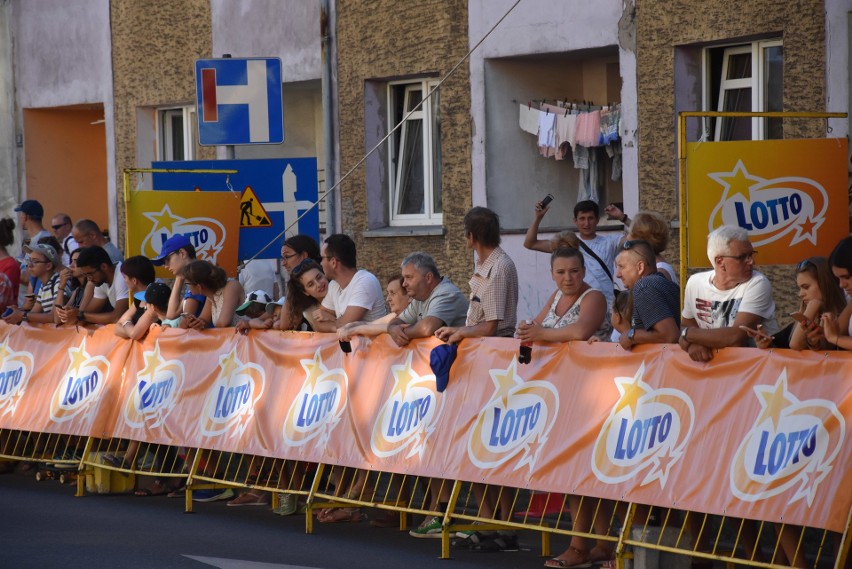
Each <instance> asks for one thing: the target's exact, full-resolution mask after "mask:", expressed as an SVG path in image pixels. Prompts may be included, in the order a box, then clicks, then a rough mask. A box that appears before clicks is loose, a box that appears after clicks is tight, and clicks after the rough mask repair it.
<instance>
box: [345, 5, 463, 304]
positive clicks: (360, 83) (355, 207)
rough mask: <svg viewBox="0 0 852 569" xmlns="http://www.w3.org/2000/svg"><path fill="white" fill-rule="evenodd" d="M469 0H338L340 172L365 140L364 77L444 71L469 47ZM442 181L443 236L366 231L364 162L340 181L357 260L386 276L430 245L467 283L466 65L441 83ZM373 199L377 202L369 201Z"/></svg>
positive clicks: (360, 152)
mask: <svg viewBox="0 0 852 569" xmlns="http://www.w3.org/2000/svg"><path fill="white" fill-rule="evenodd" d="M467 21H468V17H467V2H465V1H463V0H429V1H422V2H393V1H389V0H372V1H366V0H341V1H338V2H337V50H338V56H337V60H338V61H339V62H340V63H339V68H338V80H339V93H340V98H339V118H340V129H339V130H340V172H341V173H346V172H347V171H349V169H350V168H351V167H352V166H353V165H354V164H355V163H356V162H357V161H358V160H359V159H361V157H362V156H363V155H364V153H365V152H366V151H367V150H369V149H368V148H365V132H364V114H365V112H364V93H365V81H367V80H370V79H373V80H375V79H388V78H401V77H405V76H423V75H425V74H433V75H434V76H436V77H442V76H444V75H445V74H446V73H447V72H448V71H449V70H450V68H451V67H452V65H453V64H455V63H456V62H458V61H459V60H461V58H462V57H463V56H464V55H465V53H467V49H468V45H467V35H468V34H467ZM440 112H441V129H442V138H441V148H442V156H443V164H442V175H443V178H442V183H443V184H442V185H443V204H444V229H445V233H446V235H445V236H420V237H382V238H377V237H369V238H365V237H364V236H363V235H364V232H365V230H367V225H368V222H367V219H368V213H367V191H366V187H365V186H366V184H367V176H366V173H365V172H366V170H365V169H364V168H360V169H358V170H356V171H355V172H354V173H353V175H352V176H350V177H349V178H348V179H347V180H346V181H345V182H344V183H343V184H342V185H341V188H340V192H341V194H340V198H341V199H340V201H341V218H342V229H343V231H344V232H345V233H348V234H349V235H351V236H352V237H353V238H354V239H355V241H356V243H357V245H358V264H359V265H360V266H362V267H364V268H367V269H369V270H371V271H373V272H375V273H376V274H377V276H379V278H380V279H382V280H384V279H385V278H386V277H387V276H389V275H391V274H393V273H396V272H398V271H399V264H400V262H401V261H402V259H403V257H404V256H405V255H406V254H407V253H409V252H411V251H415V250H422V251H426V252H428V253H430V254H432V255H433V256H435V259H436V260H437V261H438V267H439V269H440V270H441V271H442V272H443V273H444V274H448V275H449V276H450V278H451V279H452V280H453V281H454V282H455V283H456V284H457V285H459V286H460V287H461V288H462V289H466V288H467V281H468V279H469V278H470V274H471V271H472V267H473V262H472V258H473V257H472V255H471V253H470V252H469V251H466V250H465V247H464V240H463V235H462V218H463V217H464V214H465V212H466V211H467V210H468V209H469V208H470V205H471V191H470V186H471V173H470V137H471V122H470V84H469V71H468V69H467V67H466V66H464V65H463V66H462V67H460V68H459V70H458V71H457V72H456V73H455V74H454V75H453V77H452V78H451V79H450V80H448V81H447V82H446V83H444V85H443V86H442V88H441V110H440ZM371 207H380V206H378V205H377V204H372V205H371Z"/></svg>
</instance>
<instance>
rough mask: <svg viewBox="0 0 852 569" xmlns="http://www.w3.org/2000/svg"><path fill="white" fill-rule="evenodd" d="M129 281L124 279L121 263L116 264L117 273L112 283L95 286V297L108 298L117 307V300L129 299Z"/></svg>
mask: <svg viewBox="0 0 852 569" xmlns="http://www.w3.org/2000/svg"><path fill="white" fill-rule="evenodd" d="M127 296H128V295H127V282H126V281H125V280H124V275H122V274H121V263H118V264H116V265H115V274H114V275H113V277H112V284H108V283H104V284H102V285H100V286H96V287H95V294H94V297H95V298H101V299H103V298H106V299H107V300H108V301H109V303H110V304H111V305H112V307H113V308H115V303H116V301H119V300H127Z"/></svg>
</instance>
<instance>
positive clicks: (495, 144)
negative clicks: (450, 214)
mask: <svg viewBox="0 0 852 569" xmlns="http://www.w3.org/2000/svg"><path fill="white" fill-rule="evenodd" d="M513 3H514V2H513V1H512V0H471V1H470V2H469V10H470V16H469V26H470V32H469V44H470V46H471V47H473V46H474V45H475V44H476V43H477V42H479V41H480V40H481V39H482V38H483V37H484V36H485V35H486V33H488V31H489V30H490V29H491V27H492V26H493V25H494V24H495V23H496V22H497V21H498V20H499V19H500V18H501V17H502V16H503V15H504V14H505V13H506V11H507V10H509V8H510V7H511V5H512V4H513ZM632 38H633V12H632V2H630V1H627V2H622V1H621V0H603V1H599V2H582V1H580V0H566V1H563V2H550V1H548V0H525V1H524V2H522V3H521V4H520V5H518V6H517V7H516V8H515V9H514V10H513V11H512V12H511V13H510V14H509V15H508V17H506V19H505V20H503V21H502V22H501V23H500V24H499V25H498V26H497V28H496V29H495V30H494V31H493V32H492V33H491V34H490V36H489V37H488V38H487V39H485V41H484V42H483V43H482V45H481V46H480V47H479V48H477V50H476V51H474V53H473V55H472V56H471V58H470V75H471V116H472V118H473V127H472V159H471V168H472V172H471V176H472V182H473V185H472V192H473V203H474V204H476V205H486V206H488V205H489V203H490V200H492V197H491V196H492V193H491V187H490V186H489V184H492V183H500V184H503V185H507V184H508V185H514V186H515V187H517V188H518V189H517V193H516V194H515V199H516V202H515V203H514V204H502V205H500V209H504V210H508V211H519V212H521V213H520V214H519V215H515V214H514V213H513V214H511V215H510V216H507V217H511V219H508V218H507V223H506V224H504V225H510V226H512V227H517V226H519V225H523V226H526V225H528V224H529V222H530V221H531V220H532V211H533V207H534V204H535V200H536V199H540V197H542V196H544V195H545V194H546V193H548V192H551V193H554V195H558V194H559V192H558V191H553V189H554V188H562V187H565V186H563V185H562V184H565V183H568V184H569V185H568V187H569V188H571V187H574V188H575V187H576V181H574V180H573V179H574V178H575V177H576V176H577V174H576V173H575V172H574V171H571V169H568V168H564V169H560V167H561V166H562V165H561V164H555V163H550V162H548V161H547V160H546V159H545V158H542V157H539V156H536V155H535V154H534V151H533V150H529V151H528V152H523V151H521V152H519V153H511V154H510V155H508V156H507V154H506V152H505V149H504V148H501V145H502V143H501V142H500V140H499V139H501V138H502V136H503V134H509V133H514V137H516V138H518V137H521V134H523V136H524V137H529V138H531V137H532V135H526V134H524V133H520V130H519V128H518V115H517V104H518V103H520V102H521V101H523V100H524V99H526V98H529V97H528V96H527V95H526V94H525V93H526V92H530V93H532V92H533V91H532V90H531V89H535V90H536V91H537V92H538V93H541V94H537V95H533V97H535V98H541V97H553V98H564V97H569V98H573V97H575V93H576V97H577V98H579V99H583V98H586V99H589V98H590V99H597V100H595V102H596V103H601V102H604V99H608V98H609V97H607V96H605V92H606V87H607V85H608V84H609V82H608V81H607V79H606V77H605V75H606V71H605V63H606V62H615V63H617V65H618V69H619V74H620V79H621V91H620V93H618V97H617V98H616V97H613V99H612V100H618V101H620V102H621V104H622V122H621V134H622V140H623V147H624V154H623V174H622V185H623V201H624V202H625V206H626V208H627V210H628V211H635V210H636V208H637V206H638V202H639V196H638V183H637V180H638V174H637V172H638V170H637V168H638V165H637V157H636V154H637V152H636V137H635V131H636V117H637V109H636V77H635V73H634V70H635V55H634V48H633V45H632V41H633V40H632ZM527 61H528V62H530V63H531V69H533V70H534V69H535V68H536V67H538V68H542V67H543V66H544V68H543V69H541V72H539V73H538V75H539V77H538V79H537V80H534V79H532V78H531V79H529V80H527V81H526V82H521V83H518V82H512V81H511V80H510V78H511V76H512V74H509V73H503V74H502V76H501V75H500V74H497V73H495V72H496V71H497V70H498V69H499V68H505V67H506V66H514V67H517V68H518V69H517V70H516V71H513V72H512V73H514V74H515V76H516V77H523V76H525V75H528V74H529V73H531V72H533V71H531V70H530V69H527V70H526V71H521V70H520V68H521V67H522V66H523V63H524V62H527ZM584 61H593V62H596V64H595V65H592V66H590V67H584V64H583V62H584ZM548 63H549V65H548ZM572 68H574V70H575V71H576V73H574V75H576V78H573V79H572V78H571V76H570V75H571V69H572ZM548 70H550V71H549V73H548ZM562 74H568V76H567V77H566V76H565V75H562ZM497 79H499V80H497ZM495 80H496V81H495ZM534 81H535V82H534ZM571 83H575V85H574V86H573V87H572V86H571ZM591 85H597V87H591ZM513 99H514V100H513ZM512 105H514V112H511V110H510V107H512ZM519 133H520V134H519ZM521 144H523V142H521ZM513 161H518V162H517V163H516V162H513ZM530 175H531V176H532V179H530ZM496 180H501V182H496ZM565 180H569V181H568V182H565ZM574 196H575V194H573V193H571V192H568V191H566V192H564V193H563V194H562V197H561V198H558V199H561V201H560V202H559V203H558V204H557V203H555V204H554V206H555V207H554V210H551V219H547V218H545V223H544V225H546V226H553V227H560V228H565V227H567V226H569V225H571V223H572V221H571V219H572V217H573V216H572V214H571V209H572V207H573V201H574V200H573V197H574ZM501 199H509V200H511V199H512V195H511V194H507V193H505V192H504V193H502V194H501ZM513 206H514V207H513ZM548 235H551V234H549V233H542V234H541V235H540V237H541V238H545V237H546V236H548ZM503 247H504V248H505V249H506V250H507V251H508V253H509V255H511V256H512V259H513V260H514V261H515V264H516V265H517V267H518V273H519V276H520V301H519V305H518V317H519V318H525V317H528V316H532V315H535V314H537V313H538V311H539V310H541V307H542V305H543V303H544V302H545V300H546V299H547V296H548V295H549V294H550V293H551V292H552V291H553V287H554V285H553V283H552V282H551V278H550V265H549V257H548V256H547V255H545V254H542V253H534V252H530V251H526V250H525V249H524V248H523V235H521V234H510V235H504V237H503Z"/></svg>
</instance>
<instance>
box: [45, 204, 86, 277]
mask: <svg viewBox="0 0 852 569" xmlns="http://www.w3.org/2000/svg"><path fill="white" fill-rule="evenodd" d="M72 227H74V224H73V223H71V217H70V216H69V215H68V214H67V213H57V214H56V215H54V216H53V219H52V220H51V221H50V228H51V229H53V236H54V237H56V240H57V241H59V244H60V245H61V246H62V263H63V264H64V265H65V266H66V267H67V266H69V265H70V264H71V251H74V250H75V249H77V248H78V247H79V246H80V245H79V244H78V243H77V242H76V241H75V240H74V237H73V236H72V235H71V228H72Z"/></svg>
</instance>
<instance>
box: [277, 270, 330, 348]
mask: <svg viewBox="0 0 852 569" xmlns="http://www.w3.org/2000/svg"><path fill="white" fill-rule="evenodd" d="M327 293H328V279H326V278H325V274H324V273H323V272H322V266H320V264H319V263H317V262H316V261H314V260H313V259H311V258H306V259H304V260H302V261H301V262H300V263H299V264H298V265H296V266H295V267H293V269H292V270H291V271H290V280H289V281H288V282H287V301H286V303H285V305H284V316H283V317H282V318H281V319H280V320H279V323H280V329H281V330H306V331H312V330H314V329H315V327H314V324H315V322H314V320H313V312H314V310H316V309H317V308H319V307H320V305H321V304H322V300H323V299H324V298H325V295H326V294H327Z"/></svg>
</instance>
